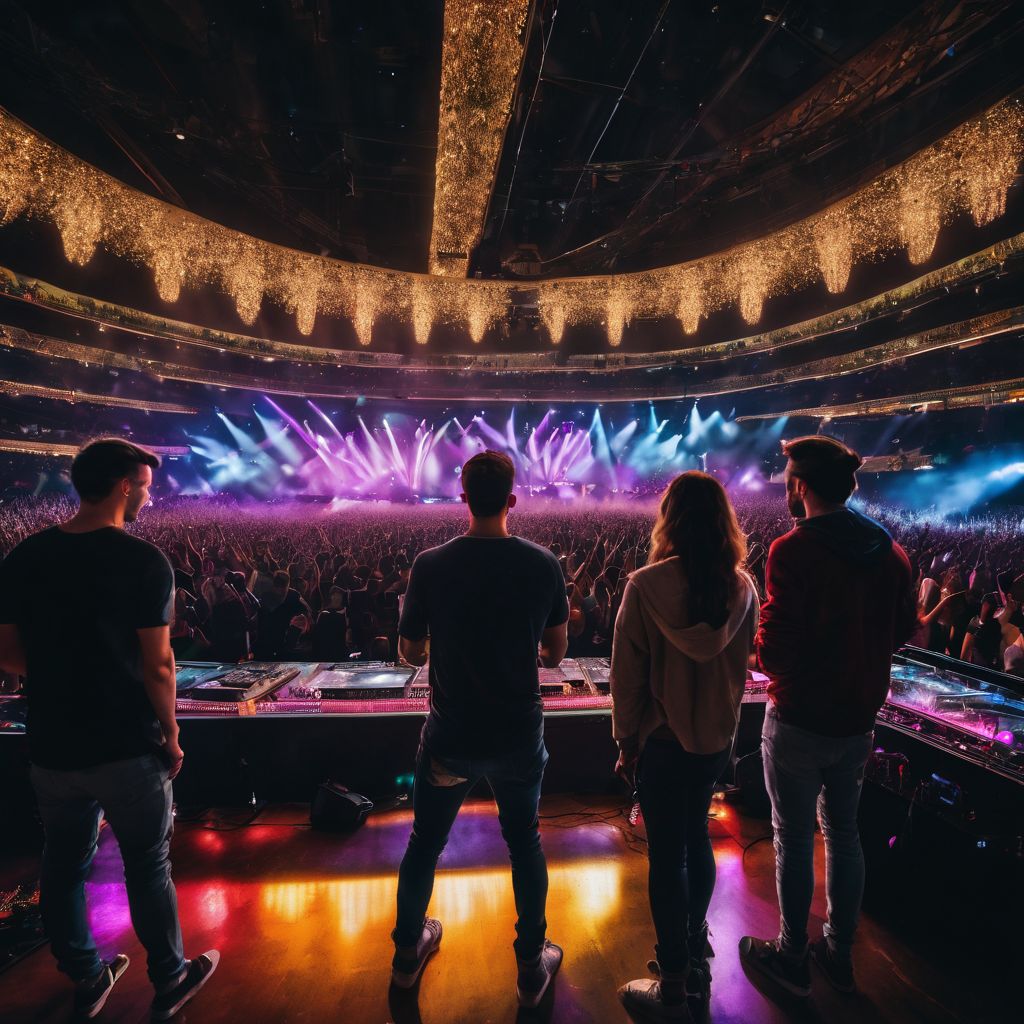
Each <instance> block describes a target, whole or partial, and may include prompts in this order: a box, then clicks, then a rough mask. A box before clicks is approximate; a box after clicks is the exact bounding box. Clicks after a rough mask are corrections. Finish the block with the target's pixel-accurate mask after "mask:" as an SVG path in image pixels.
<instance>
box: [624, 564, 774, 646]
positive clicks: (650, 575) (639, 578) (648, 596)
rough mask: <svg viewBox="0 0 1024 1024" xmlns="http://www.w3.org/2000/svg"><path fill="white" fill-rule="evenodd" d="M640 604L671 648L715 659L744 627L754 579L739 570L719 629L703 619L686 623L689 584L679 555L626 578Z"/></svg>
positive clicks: (752, 598)
mask: <svg viewBox="0 0 1024 1024" xmlns="http://www.w3.org/2000/svg"><path fill="white" fill-rule="evenodd" d="M629 580H630V583H632V584H633V585H634V586H635V587H636V589H637V592H638V593H639V595H640V600H641V602H642V603H643V606H644V610H645V611H646V612H647V614H648V615H649V616H650V618H651V620H652V621H653V622H654V624H655V625H656V626H657V627H658V630H659V631H660V632H661V633H662V634H663V635H664V636H665V639H666V640H668V642H669V643H670V644H672V646H673V647H676V648H677V649H678V650H680V651H681V652H682V653H683V654H685V655H686V656H687V657H688V658H692V659H693V660H694V661H699V662H704V661H710V660H711V659H712V658H716V657H717V656H718V655H719V654H721V653H722V651H724V650H725V649H726V647H728V646H729V644H730V643H732V640H733V638H734V637H735V636H736V634H737V633H738V632H739V631H740V629H741V628H742V627H743V623H744V622H745V621H746V618H747V614H748V612H749V611H750V606H751V603H752V602H753V600H754V595H755V593H756V591H755V589H754V582H753V580H751V578H750V577H749V576H748V575H747V574H746V573H745V572H741V573H740V574H739V576H738V579H737V589H736V593H735V596H734V597H733V599H732V600H731V601H730V602H729V617H728V619H726V621H725V623H724V624H723V625H722V626H720V627H719V628H718V629H712V628H711V626H709V625H708V624H707V623H706V622H698V623H697V624H696V625H691V624H690V623H688V622H687V594H688V591H689V586H688V584H687V580H686V577H685V576H684V575H683V572H682V567H681V566H680V564H679V559H678V558H666V559H665V560H664V561H661V562H655V564H654V565H648V566H644V568H642V569H638V570H637V571H636V572H634V573H632V574H631V575H630V577H629Z"/></svg>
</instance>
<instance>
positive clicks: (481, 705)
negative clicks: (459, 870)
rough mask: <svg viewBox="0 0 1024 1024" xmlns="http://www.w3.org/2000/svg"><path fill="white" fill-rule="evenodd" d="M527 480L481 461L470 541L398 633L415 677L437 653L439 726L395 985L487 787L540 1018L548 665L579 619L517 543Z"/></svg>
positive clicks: (424, 563)
mask: <svg viewBox="0 0 1024 1024" xmlns="http://www.w3.org/2000/svg"><path fill="white" fill-rule="evenodd" d="M514 481H515V468H514V466H513V464H512V461H511V459H509V458H508V457H507V456H505V455H501V454H499V453H498V452H490V451H488V452H482V453H480V454H479V455H475V456H474V457H473V458H472V459H470V460H469V461H468V462H467V463H466V465H465V466H464V467H463V469H462V486H463V490H464V493H463V495H462V500H463V501H464V502H466V504H468V506H469V530H468V531H467V532H466V533H465V534H464V535H463V536H461V537H457V538H456V539H455V540H452V541H449V542H448V543H447V544H443V545H441V547H437V548H432V549H430V550H429V551H424V552H423V553H422V554H420V556H419V557H418V558H417V559H416V561H415V562H414V564H413V567H412V574H411V575H410V578H409V588H408V591H407V592H406V594H405V600H404V604H403V607H402V617H401V621H400V623H399V627H398V633H399V651H400V653H401V655H402V657H403V658H404V659H405V660H406V661H408V662H409V663H410V664H413V665H422V664H423V663H424V661H425V660H426V654H427V638H428V635H429V641H430V713H429V715H428V716H427V721H426V724H425V725H424V727H423V734H422V736H421V738H420V749H419V754H418V755H417V762H416V781H415V786H414V789H413V814H414V820H413V829H412V835H411V837H410V838H409V847H408V849H407V850H406V853H405V857H404V858H403V860H402V866H401V868H400V870H399V875H398V921H397V924H396V925H395V930H394V933H393V936H392V937H393V938H394V940H395V946H396V950H395V959H394V962H393V965H392V980H393V982H394V984H396V985H399V986H401V987H403V988H411V987H412V986H413V985H414V984H415V983H416V980H417V979H418V978H419V976H420V973H421V972H422V970H423V967H424V965H425V964H426V961H427V959H428V957H430V955H431V954H432V953H433V952H434V951H435V950H436V949H437V947H438V945H439V943H440V941H441V924H440V922H439V921H437V920H435V919H434V918H431V917H426V916H425V915H426V910H427V904H428V903H429V902H430V894H431V891H432V889H433V885H434V870H435V868H436V866H437V859H438V857H439V856H440V854H441V851H442V850H443V849H444V846H445V844H446V842H447V841H448V833H449V831H450V830H451V826H452V824H453V822H454V821H455V817H456V815H457V814H458V812H459V808H460V807H461V805H462V802H463V800H464V799H465V798H466V795H467V794H468V793H469V791H470V790H471V789H472V788H473V786H474V784H475V783H476V782H477V781H478V780H479V779H481V778H486V779H487V781H488V783H489V784H490V787H491V790H492V792H493V793H494V798H495V800H496V801H497V804H498V818H499V820H500V822H501V831H502V835H503V836H504V838H505V841H506V843H507V844H508V849H509V856H510V858H511V861H512V887H513V889H514V891H515V903H516V909H517V910H518V913H519V920H518V921H517V923H516V933H517V938H516V941H515V952H516V958H517V960H518V963H519V978H518V983H517V986H516V992H517V994H518V997H519V1001H520V1003H522V1005H524V1006H536V1005H537V1004H538V1003H539V1002H540V1000H541V997H542V996H543V995H544V992H545V990H546V989H547V987H548V985H549V983H550V981H551V978H552V977H553V976H554V974H555V972H556V971H557V970H558V967H559V965H560V964H561V961H562V951H561V949H559V947H558V946H556V945H555V944H554V943H552V942H549V941H548V940H547V939H546V938H545V931H546V929H547V922H546V920H545V917H544V907H545V902H546V899H547V887H548V876H547V864H546V862H545V860H544V852H543V850H542V849H541V845H540V833H539V831H538V817H537V810H538V804H539V801H540V787H541V780H542V779H543V776H544V766H545V764H546V763H547V751H546V750H545V748H544V718H543V706H542V704H541V697H540V685H539V679H538V674H537V660H538V653H539V657H540V660H541V662H542V663H543V664H544V665H545V666H549V667H555V666H557V665H558V663H559V662H560V661H561V660H562V658H563V656H564V655H565V649H566V644H567V638H566V621H567V620H568V618H569V607H568V604H567V602H566V598H565V586H564V583H563V581H562V572H561V569H560V568H559V565H558V562H557V560H556V559H555V557H554V555H552V554H551V552H550V551H548V550H547V549H546V548H542V547H538V546H537V545H536V544H531V543H530V542H529V541H525V540H522V539H520V538H519V537H512V536H510V535H509V533H508V529H507V525H506V518H507V516H508V511H509V509H511V508H513V507H514V506H515V503H516V496H515V495H514V494H513V493H512V486H513V483H514Z"/></svg>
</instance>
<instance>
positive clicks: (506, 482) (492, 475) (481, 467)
mask: <svg viewBox="0 0 1024 1024" xmlns="http://www.w3.org/2000/svg"><path fill="white" fill-rule="evenodd" d="M515 481H516V467H515V466H514V465H513V463H512V460H511V459H510V458H509V457H508V456H507V455H503V454H502V453H501V452H492V451H489V450H488V451H486V452H480V454H479V455H474V456H473V458H471V459H470V460H469V461H468V462H467V463H466V464H465V465H464V466H463V467H462V489H463V490H464V491H465V492H466V503H467V504H468V505H469V511H470V512H472V513H473V515H475V516H477V517H478V518H487V517H488V516H496V515H498V513H500V512H501V510H502V509H503V508H504V507H505V504H506V502H507V501H508V496H509V495H510V494H511V493H512V486H513V485H514V484H515Z"/></svg>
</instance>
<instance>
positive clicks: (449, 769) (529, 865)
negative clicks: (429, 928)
mask: <svg viewBox="0 0 1024 1024" xmlns="http://www.w3.org/2000/svg"><path fill="white" fill-rule="evenodd" d="M547 763H548V752H547V750H546V749H545V748H544V743H543V741H541V743H540V744H539V745H538V746H536V747H533V746H531V747H530V748H528V749H526V750H521V751H517V752H515V753H512V754H506V755H503V756H499V757H489V758H481V759H479V760H455V759H452V758H445V759H444V760H441V759H440V758H438V757H435V756H433V755H432V754H431V753H430V751H429V750H427V749H426V748H424V747H423V746H422V745H421V746H420V750H419V753H418V755H417V757H416V781H415V784H414V786H413V795H412V800H413V826H412V835H411V836H410V837H409V846H408V848H407V849H406V851H405V856H404V857H403V858H402V866H401V867H400V868H399V871H398V921H397V923H396V925H395V931H394V936H393V937H394V940H395V943H396V945H399V946H414V945H415V944H416V943H417V942H418V941H419V937H420V934H421V932H422V930H423V919H424V917H425V915H426V912H427V905H428V904H429V903H430V894H431V893H432V892H433V889H434V870H435V869H436V867H437V859H438V857H440V855H441V851H442V850H444V848H445V844H446V843H447V842H448V833H449V832H450V831H451V827H452V825H453V823H454V822H455V818H456V815H457V814H458V813H459V808H460V807H461V806H462V802H463V800H465V799H466V795H467V794H468V793H469V791H470V789H472V788H473V785H474V784H475V783H476V782H477V781H478V780H479V779H481V778H485V779H487V782H488V784H489V785H490V787H491V792H492V793H493V794H494V799H495V801H496V802H497V804H498V821H499V823H500V824H501V834H502V836H504V838H505V842H506V843H507V844H508V852H509V857H510V859H511V861H512V890H513V892H514V894H515V902H516V913H517V914H518V916H519V919H518V921H517V922H516V936H517V937H516V941H515V943H514V946H515V951H516V956H517V957H518V958H519V959H520V960H530V959H532V958H534V957H536V956H537V955H538V954H539V953H540V951H541V949H542V948H543V946H544V933H545V931H546V930H547V921H546V920H545V917H544V907H545V904H546V902H547V895H548V867H547V862H546V861H545V860H544V851H543V850H542V849H541V845H540V832H539V830H538V818H537V808H538V805H539V803H540V785H541V780H542V779H543V778H544V767H545V765H546V764H547Z"/></svg>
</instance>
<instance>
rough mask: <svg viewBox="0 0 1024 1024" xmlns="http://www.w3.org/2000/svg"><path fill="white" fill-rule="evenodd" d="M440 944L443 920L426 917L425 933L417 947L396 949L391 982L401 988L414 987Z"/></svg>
mask: <svg viewBox="0 0 1024 1024" xmlns="http://www.w3.org/2000/svg"><path fill="white" fill-rule="evenodd" d="M440 945H441V922H440V921H438V919H437V918H436V917H426V918H424V919H423V933H422V934H421V935H420V940H419V942H417V943H416V947H415V949H397V948H396V949H395V957H394V959H393V960H392V961H391V984H392V985H397V986H398V987H399V988H412V987H413V985H415V984H416V982H417V981H419V979H420V975H421V974H422V973H423V968H424V967H426V966H427V961H428V960H429V959H430V958H431V957H432V956H433V955H434V954H435V953H436V952H437V947H438V946H440Z"/></svg>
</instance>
